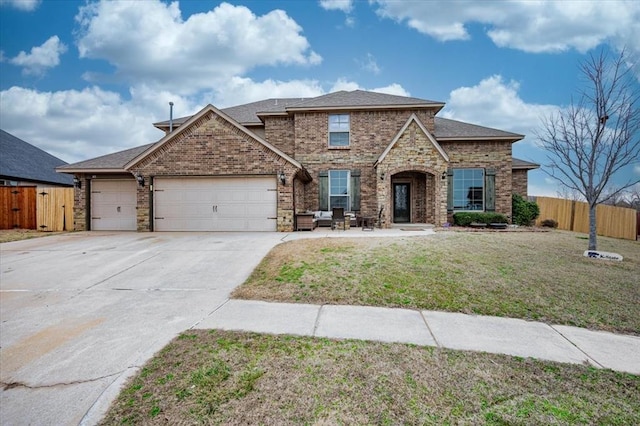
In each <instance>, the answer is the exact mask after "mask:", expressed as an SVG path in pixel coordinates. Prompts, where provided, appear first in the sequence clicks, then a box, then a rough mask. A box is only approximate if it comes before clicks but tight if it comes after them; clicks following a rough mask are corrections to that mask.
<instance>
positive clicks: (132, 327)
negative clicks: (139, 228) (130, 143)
mask: <svg viewBox="0 0 640 426" xmlns="http://www.w3.org/2000/svg"><path fill="white" fill-rule="evenodd" d="M285 236H286V234H280V233H113V232H112V233H106V232H105V233H98V232H96V233H74V234H68V235H62V236H51V237H45V238H38V239H33V240H26V241H19V242H14V243H6V244H2V245H1V246H0V251H1V253H0V270H1V274H0V321H1V324H0V380H1V382H2V384H1V386H2V390H0V423H1V424H2V425H26V424H33V425H54V424H55V425H75V424H79V423H83V424H94V423H96V422H97V421H99V420H100V418H101V417H102V415H103V414H104V413H105V411H106V409H107V408H108V406H109V404H110V403H111V401H112V400H113V398H115V396H116V395H117V394H118V392H119V389H120V386H121V385H122V384H123V383H124V381H126V379H127V378H128V377H130V376H131V375H133V374H134V373H135V372H136V370H137V368H139V367H140V366H141V365H143V364H144V362H145V361H147V360H148V359H149V358H150V357H151V356H152V355H153V354H154V353H155V352H157V351H158V350H160V349H161V348H162V347H163V346H164V345H165V344H166V343H167V342H169V341H170V340H171V339H172V338H173V337H175V336H176V335H177V334H178V333H180V332H181V331H184V330H186V329H188V328H190V327H192V326H194V325H196V324H198V323H199V322H200V321H202V320H203V319H205V318H207V317H208V316H209V315H210V314H211V313H212V312H214V311H215V310H216V309H217V308H218V307H219V306H220V305H222V304H223V303H224V302H225V300H226V299H227V297H228V295H229V293H230V292H231V290H233V288H235V287H236V286H238V285H239V284H241V283H242V282H243V281H244V280H245V279H246V278H247V276H248V275H249V274H250V272H251V271H252V269H253V268H254V267H255V266H256V265H257V264H258V263H259V262H260V260H261V259H262V258H263V257H264V255H265V254H266V253H267V252H268V251H269V250H270V249H271V248H272V247H274V246H275V245H277V244H278V243H279V242H280V241H281V240H282V239H283V238H284V237H285Z"/></svg>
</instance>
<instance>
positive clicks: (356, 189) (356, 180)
mask: <svg viewBox="0 0 640 426" xmlns="http://www.w3.org/2000/svg"><path fill="white" fill-rule="evenodd" d="M351 211H354V212H357V211H360V170H351Z"/></svg>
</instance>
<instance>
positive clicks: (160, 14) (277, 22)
mask: <svg viewBox="0 0 640 426" xmlns="http://www.w3.org/2000/svg"><path fill="white" fill-rule="evenodd" d="M76 20H77V22H78V23H79V25H80V31H79V37H78V40H77V44H78V49H79V51H80V56H81V57H83V58H94V59H104V60H106V61H108V62H109V63H111V64H112V65H113V66H115V68H116V70H117V71H116V73H117V75H118V76H119V77H120V78H122V79H124V80H125V81H126V82H128V83H130V84H132V85H135V84H138V83H141V82H145V83H146V84H149V85H152V86H156V87H161V88H166V89H169V88H170V89H171V90H176V91H179V93H181V94H185V95H187V94H192V93H195V92H197V91H199V90H203V89H206V90H214V89H216V86H217V85H218V84H219V83H220V80H222V81H225V80H227V79H229V78H230V77H232V76H237V75H242V74H244V73H246V72H247V71H249V70H251V69H253V68H255V67H258V66H273V65H283V64H284V65H303V66H309V65H315V64H318V63H320V62H321V61H322V58H321V57H320V56H319V55H318V54H317V53H315V52H313V51H312V50H311V49H310V45H309V42H308V41H307V39H306V38H305V37H304V36H302V34H301V33H302V28H301V27H300V26H299V25H298V24H297V23H296V22H295V21H294V20H293V19H292V18H290V17H289V16H288V15H287V14H286V12H284V11H282V10H273V11H271V12H269V13H267V14H265V15H262V16H256V15H255V14H253V13H252V12H251V10H249V9H248V8H246V7H244V6H233V5H230V4H228V3H222V4H220V5H219V6H217V7H216V8H214V9H213V10H211V11H209V12H206V13H198V14H194V15H191V16H190V17H189V18H188V19H187V20H184V19H183V18H182V16H181V11H180V9H179V3H178V2H173V3H170V4H165V3H163V2H161V1H159V0H149V1H144V2H137V1H136V2H107V1H101V2H99V3H92V4H89V5H87V6H84V7H82V8H81V10H80V12H79V14H78V15H77V16H76ZM178 64H179V66H178ZM176 82H179V84H176Z"/></svg>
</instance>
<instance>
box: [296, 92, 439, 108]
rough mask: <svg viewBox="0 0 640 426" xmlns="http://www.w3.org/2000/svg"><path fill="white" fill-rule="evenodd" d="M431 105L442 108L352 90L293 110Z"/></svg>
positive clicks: (308, 101)
mask: <svg viewBox="0 0 640 426" xmlns="http://www.w3.org/2000/svg"><path fill="white" fill-rule="evenodd" d="M418 105H422V106H424V105H432V106H440V107H442V106H444V103H442V102H436V101H429V100H426V99H420V98H411V97H408V96H398V95H388V94H386V93H378V92H367V91H365V90H353V91H351V92H346V91H344V90H343V91H340V92H334V93H328V94H326V95H323V96H318V97H315V98H310V99H307V100H305V101H303V102H300V103H298V104H296V105H293V106H292V108H293V109H313V108H334V107H337V108H346V107H356V108H357V107H376V106H379V107H383V106H386V107H400V106H418Z"/></svg>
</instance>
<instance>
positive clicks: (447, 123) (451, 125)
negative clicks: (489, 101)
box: [434, 117, 524, 142]
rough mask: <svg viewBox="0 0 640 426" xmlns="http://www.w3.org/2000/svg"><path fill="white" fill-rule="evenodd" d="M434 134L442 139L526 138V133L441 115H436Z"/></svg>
mask: <svg viewBox="0 0 640 426" xmlns="http://www.w3.org/2000/svg"><path fill="white" fill-rule="evenodd" d="M434 136H435V137H436V139H438V140H440V141H443V140H464V139H468V140H478V139H508V140H513V141H514V142H515V141H518V140H520V139H523V138H524V135H520V134H518V133H511V132H505V131H504V130H498V129H492V128H490V127H483V126H478V125H476V124H470V123H465V122H462V121H456V120H450V119H448V118H440V117H435V132H434Z"/></svg>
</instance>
